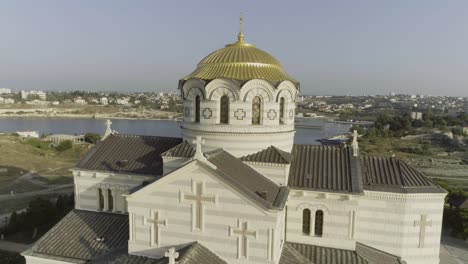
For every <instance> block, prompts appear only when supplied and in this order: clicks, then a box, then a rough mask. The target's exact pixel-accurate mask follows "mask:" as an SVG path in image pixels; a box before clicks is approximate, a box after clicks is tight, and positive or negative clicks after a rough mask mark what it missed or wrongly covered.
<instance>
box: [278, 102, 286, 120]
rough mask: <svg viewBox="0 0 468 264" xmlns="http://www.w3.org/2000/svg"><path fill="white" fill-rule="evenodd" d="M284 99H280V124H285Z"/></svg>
mask: <svg viewBox="0 0 468 264" xmlns="http://www.w3.org/2000/svg"><path fill="white" fill-rule="evenodd" d="M284 104H285V103H284V97H281V98H280V118H279V120H280V124H284V111H285V110H284Z"/></svg>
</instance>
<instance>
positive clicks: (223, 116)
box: [219, 95, 229, 124]
mask: <svg viewBox="0 0 468 264" xmlns="http://www.w3.org/2000/svg"><path fill="white" fill-rule="evenodd" d="M219 109H220V115H219V117H220V118H219V122H220V123H221V124H228V123H229V96H227V95H223V96H221V101H220V106H219Z"/></svg>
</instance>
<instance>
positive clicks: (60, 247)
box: [25, 209, 128, 263]
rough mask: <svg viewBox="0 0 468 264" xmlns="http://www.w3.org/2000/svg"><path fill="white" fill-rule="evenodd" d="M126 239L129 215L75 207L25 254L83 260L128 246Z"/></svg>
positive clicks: (56, 258)
mask: <svg viewBox="0 0 468 264" xmlns="http://www.w3.org/2000/svg"><path fill="white" fill-rule="evenodd" d="M99 240H101V241H99ZM127 243H128V215H123V214H112V213H103V212H92V211H84V210H77V209H75V210H73V211H71V212H70V213H68V214H67V215H66V216H65V217H64V218H63V219H62V220H61V221H60V222H58V223H57V224H56V225H55V226H54V227H53V228H52V229H51V230H49V232H47V233H46V234H45V235H44V236H42V237H41V238H40V239H39V240H38V241H37V242H36V244H35V245H34V246H33V247H32V248H31V249H30V250H29V251H28V252H26V253H25V254H26V255H33V256H38V257H43V258H49V259H55V260H64V261H69V262H74V263H82V262H86V261H89V260H91V259H94V258H96V257H99V256H101V255H104V254H109V253H111V252H114V251H116V250H121V249H125V248H127Z"/></svg>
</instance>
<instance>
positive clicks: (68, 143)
mask: <svg viewBox="0 0 468 264" xmlns="http://www.w3.org/2000/svg"><path fill="white" fill-rule="evenodd" d="M71 148H73V142H71V141H70V140H64V141H62V142H60V144H58V146H57V147H56V149H57V150H58V151H65V150H68V149H71Z"/></svg>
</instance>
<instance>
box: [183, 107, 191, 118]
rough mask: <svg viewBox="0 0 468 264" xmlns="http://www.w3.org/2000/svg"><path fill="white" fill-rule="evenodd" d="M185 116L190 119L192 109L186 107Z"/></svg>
mask: <svg viewBox="0 0 468 264" xmlns="http://www.w3.org/2000/svg"><path fill="white" fill-rule="evenodd" d="M184 116H185V117H189V116H190V108H188V107H185V108H184Z"/></svg>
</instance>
